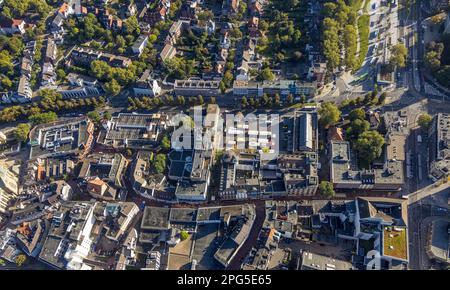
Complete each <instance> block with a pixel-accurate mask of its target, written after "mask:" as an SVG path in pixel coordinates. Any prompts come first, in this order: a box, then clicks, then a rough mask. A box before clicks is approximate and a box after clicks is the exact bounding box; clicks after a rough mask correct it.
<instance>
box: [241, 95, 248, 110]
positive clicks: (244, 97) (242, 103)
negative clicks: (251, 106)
mask: <svg viewBox="0 0 450 290" xmlns="http://www.w3.org/2000/svg"><path fill="white" fill-rule="evenodd" d="M241 105H242V107H244V108H245V107H247V106H248V101H247V97H246V96H243V97H242V100H241Z"/></svg>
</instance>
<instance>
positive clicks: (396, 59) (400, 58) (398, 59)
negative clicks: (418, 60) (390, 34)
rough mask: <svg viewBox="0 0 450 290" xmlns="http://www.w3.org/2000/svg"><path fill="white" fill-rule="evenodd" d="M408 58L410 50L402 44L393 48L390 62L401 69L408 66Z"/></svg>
mask: <svg viewBox="0 0 450 290" xmlns="http://www.w3.org/2000/svg"><path fill="white" fill-rule="evenodd" d="M407 56H408V49H407V48H406V46H405V45H404V44H402V43H399V44H396V45H394V46H393V47H391V59H390V62H391V63H392V64H393V65H396V66H398V67H399V68H404V67H405V66H406V57H407Z"/></svg>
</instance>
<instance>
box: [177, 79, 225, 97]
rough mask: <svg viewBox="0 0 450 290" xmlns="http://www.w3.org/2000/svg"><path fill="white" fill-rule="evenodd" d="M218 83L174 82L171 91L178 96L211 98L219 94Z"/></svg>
mask: <svg viewBox="0 0 450 290" xmlns="http://www.w3.org/2000/svg"><path fill="white" fill-rule="evenodd" d="M219 84H220V81H206V80H175V84H174V86H173V91H174V92H175V94H176V95H179V96H203V97H213V96H217V95H219V94H220V90H219Z"/></svg>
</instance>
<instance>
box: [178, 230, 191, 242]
mask: <svg viewBox="0 0 450 290" xmlns="http://www.w3.org/2000/svg"><path fill="white" fill-rule="evenodd" d="M187 238H189V233H188V232H187V231H181V232H180V240H182V241H184V240H186V239H187Z"/></svg>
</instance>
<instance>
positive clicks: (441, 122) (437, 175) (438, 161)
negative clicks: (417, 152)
mask: <svg viewBox="0 0 450 290" xmlns="http://www.w3.org/2000/svg"><path fill="white" fill-rule="evenodd" d="M449 132H450V115H449V114H444V113H439V114H437V115H435V116H434V117H433V120H432V122H431V124H430V128H429V132H428V136H429V147H428V148H429V156H430V165H429V176H430V178H432V179H433V180H434V181H436V180H438V179H441V178H445V177H447V176H449V175H450V170H449V169H450V133H449Z"/></svg>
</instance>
